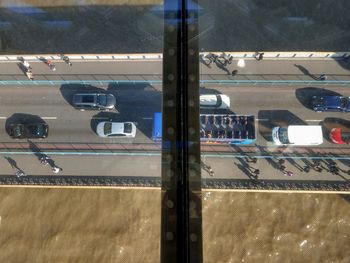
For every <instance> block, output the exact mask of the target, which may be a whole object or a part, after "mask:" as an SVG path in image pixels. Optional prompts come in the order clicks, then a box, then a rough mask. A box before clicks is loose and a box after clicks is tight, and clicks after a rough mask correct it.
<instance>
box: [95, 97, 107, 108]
mask: <svg viewBox="0 0 350 263" xmlns="http://www.w3.org/2000/svg"><path fill="white" fill-rule="evenodd" d="M97 103H98V104H99V105H103V106H106V105H107V96H106V95H98V97H97Z"/></svg>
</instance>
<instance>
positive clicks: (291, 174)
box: [283, 171, 294, 176]
mask: <svg viewBox="0 0 350 263" xmlns="http://www.w3.org/2000/svg"><path fill="white" fill-rule="evenodd" d="M283 174H284V175H286V176H293V175H294V173H293V172H292V171H284V172H283Z"/></svg>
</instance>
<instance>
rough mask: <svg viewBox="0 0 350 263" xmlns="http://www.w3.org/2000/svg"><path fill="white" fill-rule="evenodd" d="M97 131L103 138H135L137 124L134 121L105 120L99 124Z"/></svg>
mask: <svg viewBox="0 0 350 263" xmlns="http://www.w3.org/2000/svg"><path fill="white" fill-rule="evenodd" d="M96 133H97V134H98V136H100V137H103V138H107V137H108V138H110V137H114V138H123V137H127V138H135V136H136V126H135V124H134V123H132V122H110V121H104V122H100V123H99V124H98V125H97V128H96Z"/></svg>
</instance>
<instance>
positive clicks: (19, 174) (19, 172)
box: [16, 170, 26, 178]
mask: <svg viewBox="0 0 350 263" xmlns="http://www.w3.org/2000/svg"><path fill="white" fill-rule="evenodd" d="M16 176H17V178H20V177H22V176H26V174H25V173H24V172H23V171H21V170H18V171H17V172H16Z"/></svg>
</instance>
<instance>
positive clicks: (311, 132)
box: [272, 125, 323, 145]
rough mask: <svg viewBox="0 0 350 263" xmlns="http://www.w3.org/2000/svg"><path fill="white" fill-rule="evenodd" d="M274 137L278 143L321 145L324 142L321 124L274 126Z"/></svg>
mask: <svg viewBox="0 0 350 263" xmlns="http://www.w3.org/2000/svg"><path fill="white" fill-rule="evenodd" d="M272 139H273V141H274V143H275V144H276V145H319V144H322V143H323V133H322V127H321V126H320V125H289V126H287V127H274V128H273V129H272Z"/></svg>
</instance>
